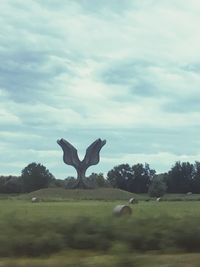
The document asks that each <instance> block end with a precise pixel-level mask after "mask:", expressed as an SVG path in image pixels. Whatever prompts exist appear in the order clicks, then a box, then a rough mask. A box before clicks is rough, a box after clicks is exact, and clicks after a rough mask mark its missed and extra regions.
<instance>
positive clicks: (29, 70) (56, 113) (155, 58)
mask: <svg viewBox="0 0 200 267" xmlns="http://www.w3.org/2000/svg"><path fill="white" fill-rule="evenodd" d="M199 14H200V2H199V1H195V0H190V1H182V0H161V1H155V0H135V1H132V0H123V1H120V0H109V1H106V0H66V1H58V0H46V1H42V0H1V2H0V21H1V23H0V59H1V65H0V99H1V102H0V129H1V131H0V148H1V159H0V175H10V174H11V175H20V174H21V170H22V169H23V168H24V167H26V166H27V165H28V164H29V163H31V162H36V163H41V164H43V165H45V166H46V167H47V168H48V169H49V171H50V172H51V173H52V174H53V175H54V176H55V177H56V178H60V179H64V178H66V177H67V176H71V175H72V176H76V172H75V169H73V167H71V166H68V165H66V164H64V162H63V160H62V157H63V153H62V150H61V148H60V147H59V146H58V144H57V143H56V141H57V139H60V138H64V139H66V140H67V141H69V142H71V143H72V144H73V145H74V146H75V147H76V148H77V150H78V154H79V155H80V158H83V157H84V154H85V150H86V148H87V147H88V146H89V145H90V144H91V143H92V142H93V141H94V140H95V139H97V138H101V139H106V140H107V143H106V145H105V146H104V147H103V148H102V150H101V153H100V162H99V164H98V165H95V166H93V167H91V168H89V169H88V171H87V175H89V174H90V173H91V172H97V173H99V172H103V173H104V174H106V173H107V171H109V170H110V169H112V168H113V167H114V166H116V165H118V164H122V163H129V164H130V165H134V164H136V163H143V164H144V163H145V162H146V163H149V164H150V167H151V168H153V169H155V170H156V171H157V172H158V173H159V172H164V171H168V170H169V169H170V168H171V167H172V165H173V164H174V163H175V161H189V162H194V161H200V140H199V133H200V120H199V118H200V105H199V100H200V52H199V51H200V50H199V47H200V28H199V25H200V16H199Z"/></svg>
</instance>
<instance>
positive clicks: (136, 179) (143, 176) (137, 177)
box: [129, 163, 156, 193]
mask: <svg viewBox="0 0 200 267" xmlns="http://www.w3.org/2000/svg"><path fill="white" fill-rule="evenodd" d="M132 170H133V178H132V184H131V186H130V190H129V191H131V192H134V193H147V192H148V188H149V185H150V181H151V179H152V177H153V176H154V175H155V173H156V172H155V170H153V169H151V168H150V166H149V164H147V163H145V165H143V164H141V163H138V164H135V165H133V166H132Z"/></svg>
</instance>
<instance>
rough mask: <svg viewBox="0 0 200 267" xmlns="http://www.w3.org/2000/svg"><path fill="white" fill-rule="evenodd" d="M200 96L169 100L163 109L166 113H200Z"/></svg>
mask: <svg viewBox="0 0 200 267" xmlns="http://www.w3.org/2000/svg"><path fill="white" fill-rule="evenodd" d="M199 103H200V95H191V96H189V97H184V96H183V97H179V98H178V97H177V98H176V99H174V98H173V99H169V100H168V101H167V103H166V104H165V105H163V107H162V109H163V110H164V111H165V112H171V113H180V116H181V113H183V114H185V113H188V114H189V113H192V112H200V105H199Z"/></svg>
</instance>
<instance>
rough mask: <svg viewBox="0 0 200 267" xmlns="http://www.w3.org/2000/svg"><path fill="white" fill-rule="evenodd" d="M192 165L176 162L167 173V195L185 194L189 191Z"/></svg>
mask: <svg viewBox="0 0 200 267" xmlns="http://www.w3.org/2000/svg"><path fill="white" fill-rule="evenodd" d="M193 176H194V165H193V164H191V163H189V162H180V161H177V162H176V163H175V165H174V166H173V167H172V168H171V170H170V171H169V172H168V178H167V186H168V192H169V193H187V192H190V191H191V183H192V179H193Z"/></svg>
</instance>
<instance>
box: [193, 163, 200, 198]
mask: <svg viewBox="0 0 200 267" xmlns="http://www.w3.org/2000/svg"><path fill="white" fill-rule="evenodd" d="M191 191H192V193H196V194H199V193H200V162H198V161H196V162H195V164H194V175H193V177H192V181H191Z"/></svg>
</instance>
